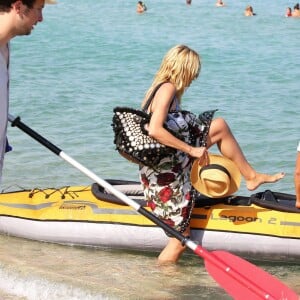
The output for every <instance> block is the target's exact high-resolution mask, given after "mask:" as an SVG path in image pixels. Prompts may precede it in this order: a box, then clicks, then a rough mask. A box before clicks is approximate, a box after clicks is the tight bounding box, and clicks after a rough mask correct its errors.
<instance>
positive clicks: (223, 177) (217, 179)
mask: <svg viewBox="0 0 300 300" xmlns="http://www.w3.org/2000/svg"><path fill="white" fill-rule="evenodd" d="M191 183H192V185H193V187H194V188H195V189H196V190H197V191H198V192H200V193H201V194H203V195H205V196H208V197H211V198H223V197H226V196H229V195H232V194H234V193H235V192H236V191H237V190H238V189H239V187H240V183H241V173H240V171H239V169H238V167H237V166H236V164H235V163H234V162H233V161H232V160H230V159H228V158H226V157H224V156H222V155H217V154H209V164H208V165H204V164H200V163H199V159H196V160H195V161H194V163H193V166H192V170H191Z"/></svg>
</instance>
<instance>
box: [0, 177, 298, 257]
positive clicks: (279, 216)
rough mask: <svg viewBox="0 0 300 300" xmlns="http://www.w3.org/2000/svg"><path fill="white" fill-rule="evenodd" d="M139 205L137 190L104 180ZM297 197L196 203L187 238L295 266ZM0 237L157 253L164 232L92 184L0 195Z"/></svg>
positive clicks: (132, 185)
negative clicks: (290, 262)
mask: <svg viewBox="0 0 300 300" xmlns="http://www.w3.org/2000/svg"><path fill="white" fill-rule="evenodd" d="M108 182H109V183H110V184H111V185H113V187H114V188H116V189H118V190H120V191H121V192H122V193H124V194H126V195H128V197H130V198H132V199H134V201H136V202H139V203H140V204H142V205H144V200H143V195H142V191H141V187H140V185H139V183H137V182H133V181H124V180H108ZM294 206H295V196H294V195H289V194H283V193H275V192H272V191H265V192H263V193H257V194H254V195H252V196H251V197H242V196H231V197H227V198H224V199H217V200H216V199H210V198H203V197H200V198H199V199H197V201H196V208H195V209H194V211H193V215H192V220H191V228H192V232H191V239H192V240H194V241H196V242H198V243H200V244H201V245H202V246H203V247H205V248H206V249H208V250H215V249H220V250H221V249H223V250H227V251H230V252H232V253H236V254H238V255H240V256H243V257H246V258H253V259H259V260H270V261H284V262H286V261H293V262H296V261H298V262H300V210H298V209H296V208H295V207H294ZM0 232H1V233H2V234H7V235H13V236H17V237H23V238H27V239H33V240H38V241H45V242H53V243H61V244H68V245H84V246H96V247H110V248H120V249H135V250H144V251H160V250H161V249H162V248H163V247H164V245H165V244H166V242H167V240H168V237H167V236H166V235H165V233H164V231H163V230H162V229H161V228H160V227H158V226H156V225H155V224H154V223H152V222H151V221H150V220H149V219H147V218H145V217H144V216H142V215H140V214H139V213H138V212H136V211H135V210H134V209H133V208H131V207H129V206H127V205H124V204H123V203H122V201H121V200H119V199H117V198H116V197H115V196H113V195H112V194H110V193H108V192H106V191H105V190H104V189H103V188H101V187H100V186H99V185H98V184H93V185H92V186H87V187H85V186H64V187H61V188H58V189H55V188H49V189H33V190H21V191H13V192H3V193H1V194H0Z"/></svg>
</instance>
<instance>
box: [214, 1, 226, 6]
mask: <svg viewBox="0 0 300 300" xmlns="http://www.w3.org/2000/svg"><path fill="white" fill-rule="evenodd" d="M216 6H218V7H222V6H225V3H224V2H223V1H222V0H217V2H216Z"/></svg>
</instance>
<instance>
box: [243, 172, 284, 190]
mask: <svg viewBox="0 0 300 300" xmlns="http://www.w3.org/2000/svg"><path fill="white" fill-rule="evenodd" d="M284 176H285V173H284V172H281V173H277V174H274V175H269V174H262V173H256V174H255V177H254V178H252V179H248V180H246V185H247V188H248V190H249V191H253V190H255V189H257V188H258V187H259V186H260V185H261V184H263V183H273V182H276V181H278V180H280V179H282V178H283V177H284Z"/></svg>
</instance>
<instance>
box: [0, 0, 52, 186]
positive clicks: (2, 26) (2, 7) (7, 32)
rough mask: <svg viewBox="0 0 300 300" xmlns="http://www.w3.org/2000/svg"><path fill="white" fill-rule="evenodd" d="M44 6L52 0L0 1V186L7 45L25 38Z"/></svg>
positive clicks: (3, 150)
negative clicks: (15, 39)
mask: <svg viewBox="0 0 300 300" xmlns="http://www.w3.org/2000/svg"><path fill="white" fill-rule="evenodd" d="M45 3H49V4H53V3H55V1H54V0H0V183H1V177H2V169H3V161H4V154H5V152H6V151H7V139H6V133H7V120H8V102H9V42H10V40H11V39H13V38H14V37H16V36H18V35H29V34H30V33H31V31H32V30H33V29H34V28H35V26H36V25H37V23H38V22H42V21H43V14H42V11H43V8H44V5H45Z"/></svg>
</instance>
